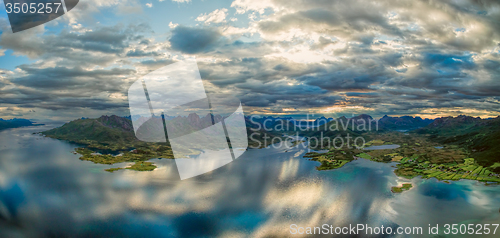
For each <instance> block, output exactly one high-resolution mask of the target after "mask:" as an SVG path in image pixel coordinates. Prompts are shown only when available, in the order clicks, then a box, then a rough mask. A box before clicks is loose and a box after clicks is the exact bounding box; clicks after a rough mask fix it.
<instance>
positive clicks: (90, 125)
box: [42, 116, 143, 150]
mask: <svg viewBox="0 0 500 238" xmlns="http://www.w3.org/2000/svg"><path fill="white" fill-rule="evenodd" d="M42 134H43V135H45V136H47V137H51V138H55V139H60V140H67V141H71V142H75V143H79V144H84V145H88V146H89V147H91V148H97V149H111V150H124V149H128V148H131V147H137V146H138V145H140V144H143V142H140V141H139V140H137V138H136V137H135V134H134V129H133V127H132V122H131V121H130V120H129V119H127V118H123V117H118V116H102V117H100V118H97V119H78V120H75V121H71V122H69V123H66V124H64V125H63V126H61V127H59V128H54V129H52V130H48V131H44V132H42Z"/></svg>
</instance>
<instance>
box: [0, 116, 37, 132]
mask: <svg viewBox="0 0 500 238" xmlns="http://www.w3.org/2000/svg"><path fill="white" fill-rule="evenodd" d="M34 125H36V124H34V123H33V122H32V121H30V120H28V119H22V118H14V119H9V120H4V119H2V118H0V130H4V129H9V128H18V127H24V126H34Z"/></svg>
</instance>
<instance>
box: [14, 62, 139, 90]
mask: <svg viewBox="0 0 500 238" xmlns="http://www.w3.org/2000/svg"><path fill="white" fill-rule="evenodd" d="M19 68H20V69H21V70H23V71H25V72H26V73H27V74H28V75H27V76H25V77H19V78H14V79H12V80H11V82H13V83H15V84H18V85H23V86H26V87H33V88H44V89H62V88H65V89H68V88H71V87H82V86H85V87H86V88H99V89H102V90H107V91H116V90H118V89H119V87H118V85H119V84H120V81H117V80H116V76H124V75H129V74H132V73H135V71H134V70H132V69H120V68H113V69H109V70H103V69H98V70H85V69H83V68H81V67H74V68H66V67H54V68H43V69H40V68H32V67H30V66H28V65H21V66H20V67H19ZM103 80H108V81H107V82H106V81H103Z"/></svg>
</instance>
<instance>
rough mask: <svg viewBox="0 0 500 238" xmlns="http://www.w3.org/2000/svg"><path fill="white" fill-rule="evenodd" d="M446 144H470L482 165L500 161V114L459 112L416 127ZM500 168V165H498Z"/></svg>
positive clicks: (467, 145) (461, 145)
mask: <svg viewBox="0 0 500 238" xmlns="http://www.w3.org/2000/svg"><path fill="white" fill-rule="evenodd" d="M414 133H417V134H421V135H425V136H427V137H428V138H429V139H430V140H432V141H436V142H439V143H442V144H454V145H458V146H460V147H463V148H466V149H467V150H468V151H469V153H470V155H471V157H473V158H474V159H476V161H477V163H478V164H480V165H482V166H491V165H493V164H494V163H496V162H500V117H497V118H494V119H481V118H479V117H470V116H464V115H461V116H458V117H443V118H438V119H436V120H435V121H434V122H432V123H431V124H429V125H428V126H426V127H424V128H420V129H417V130H415V131H414ZM498 169H499V171H496V172H500V168H498Z"/></svg>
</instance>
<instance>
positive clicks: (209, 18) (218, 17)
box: [196, 8, 227, 24]
mask: <svg viewBox="0 0 500 238" xmlns="http://www.w3.org/2000/svg"><path fill="white" fill-rule="evenodd" d="M226 16H227V9H226V8H222V9H216V10H215V11H213V12H211V13H208V14H201V15H199V16H198V17H197V18H196V21H203V22H205V23H207V24H210V23H221V22H225V21H226Z"/></svg>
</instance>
